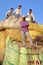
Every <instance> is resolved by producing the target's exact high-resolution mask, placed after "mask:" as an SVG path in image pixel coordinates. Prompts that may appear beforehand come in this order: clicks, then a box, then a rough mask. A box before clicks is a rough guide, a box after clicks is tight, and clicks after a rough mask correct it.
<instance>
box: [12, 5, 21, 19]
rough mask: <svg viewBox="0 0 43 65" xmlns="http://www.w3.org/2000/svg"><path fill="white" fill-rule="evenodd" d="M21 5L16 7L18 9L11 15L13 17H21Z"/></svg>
mask: <svg viewBox="0 0 43 65" xmlns="http://www.w3.org/2000/svg"><path fill="white" fill-rule="evenodd" d="M21 7H22V6H21V5H18V8H17V9H16V10H15V11H14V12H13V14H14V15H15V17H17V18H18V17H21V16H22V13H21Z"/></svg>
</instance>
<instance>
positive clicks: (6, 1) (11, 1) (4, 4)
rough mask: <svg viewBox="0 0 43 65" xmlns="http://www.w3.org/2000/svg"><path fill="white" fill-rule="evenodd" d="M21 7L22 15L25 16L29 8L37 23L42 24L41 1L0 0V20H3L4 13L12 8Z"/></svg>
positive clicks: (42, 5) (42, 2)
mask: <svg viewBox="0 0 43 65" xmlns="http://www.w3.org/2000/svg"><path fill="white" fill-rule="evenodd" d="M19 4H20V5H22V13H23V15H26V13H27V12H28V10H29V9H30V8H31V9H32V10H33V14H34V16H35V19H36V21H37V22H38V23H40V24H43V0H0V20H3V19H5V13H6V12H7V11H8V10H9V9H10V8H11V7H13V8H14V9H16V8H17V6H18V5H19Z"/></svg>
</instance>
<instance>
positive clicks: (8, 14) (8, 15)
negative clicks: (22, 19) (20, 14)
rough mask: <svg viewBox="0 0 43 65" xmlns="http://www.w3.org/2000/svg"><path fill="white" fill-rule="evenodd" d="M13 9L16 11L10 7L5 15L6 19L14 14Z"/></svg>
mask: <svg viewBox="0 0 43 65" xmlns="http://www.w3.org/2000/svg"><path fill="white" fill-rule="evenodd" d="M13 11H14V9H13V8H10V10H9V11H8V12H7V13H6V15H5V16H6V19H7V18H9V17H10V16H12V15H13Z"/></svg>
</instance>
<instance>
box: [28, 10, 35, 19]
mask: <svg viewBox="0 0 43 65" xmlns="http://www.w3.org/2000/svg"><path fill="white" fill-rule="evenodd" d="M27 17H29V18H30V20H35V18H34V15H33V13H32V9H29V12H28V13H27Z"/></svg>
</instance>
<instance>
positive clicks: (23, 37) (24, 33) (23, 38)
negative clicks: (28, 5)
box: [21, 31, 33, 46]
mask: <svg viewBox="0 0 43 65" xmlns="http://www.w3.org/2000/svg"><path fill="white" fill-rule="evenodd" d="M25 35H27V37H28V40H29V42H30V45H33V42H32V39H31V37H30V34H29V32H23V31H21V36H22V44H23V46H26V42H25Z"/></svg>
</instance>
